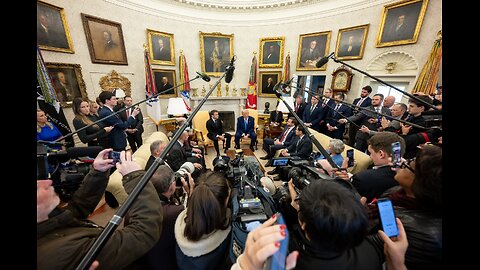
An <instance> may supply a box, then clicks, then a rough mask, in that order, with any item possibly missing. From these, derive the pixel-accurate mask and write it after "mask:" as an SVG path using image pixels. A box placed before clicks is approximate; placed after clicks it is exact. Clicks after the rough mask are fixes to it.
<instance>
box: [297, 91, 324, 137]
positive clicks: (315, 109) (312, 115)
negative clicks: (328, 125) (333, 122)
mask: <svg viewBox="0 0 480 270" xmlns="http://www.w3.org/2000/svg"><path fill="white" fill-rule="evenodd" d="M318 100H319V97H318V95H316V96H312V100H311V102H310V103H309V104H307V106H306V107H305V111H303V119H302V120H303V122H304V123H305V125H306V126H307V127H309V128H313V129H314V130H316V131H318V132H320V121H323V120H324V118H325V115H326V112H327V110H325V109H324V108H322V106H321V105H319V104H318Z"/></svg>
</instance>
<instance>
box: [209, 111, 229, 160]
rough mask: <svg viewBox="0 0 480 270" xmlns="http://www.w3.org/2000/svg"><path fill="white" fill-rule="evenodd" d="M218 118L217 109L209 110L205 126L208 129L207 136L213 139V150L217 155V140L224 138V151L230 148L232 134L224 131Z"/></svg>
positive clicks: (218, 149) (218, 152)
mask: <svg viewBox="0 0 480 270" xmlns="http://www.w3.org/2000/svg"><path fill="white" fill-rule="evenodd" d="M218 118H219V115H218V111H217V110H211V111H210V119H208V121H207V123H206V126H207V130H208V133H207V137H208V138H209V139H210V140H212V141H213V146H214V147H215V151H217V156H220V147H219V146H218V140H220V141H223V140H225V149H224V152H225V153H226V152H227V150H228V148H230V144H231V140H232V135H230V133H225V132H224V131H223V124H222V120H220V119H218Z"/></svg>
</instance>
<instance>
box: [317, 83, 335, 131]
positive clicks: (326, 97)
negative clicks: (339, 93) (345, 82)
mask: <svg viewBox="0 0 480 270" xmlns="http://www.w3.org/2000/svg"><path fill="white" fill-rule="evenodd" d="M332 94H333V91H332V89H330V88H327V89H325V90H324V91H323V98H322V104H321V106H322V109H323V110H325V112H324V117H323V119H322V120H321V121H320V132H321V133H323V134H327V131H328V130H327V122H326V121H325V120H326V119H327V115H328V114H329V113H330V111H331V110H333V109H332V108H333V107H335V100H333V99H332Z"/></svg>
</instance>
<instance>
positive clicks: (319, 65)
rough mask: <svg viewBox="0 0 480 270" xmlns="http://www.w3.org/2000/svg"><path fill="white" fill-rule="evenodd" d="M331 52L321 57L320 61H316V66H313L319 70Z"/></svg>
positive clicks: (330, 55)
mask: <svg viewBox="0 0 480 270" xmlns="http://www.w3.org/2000/svg"><path fill="white" fill-rule="evenodd" d="M332 55H333V52H332V53H331V54H329V55H328V56H324V57H322V59H320V60H318V62H317V64H316V65H315V66H316V67H317V68H321V67H322V66H323V65H325V64H326V63H327V62H328V59H330V57H332Z"/></svg>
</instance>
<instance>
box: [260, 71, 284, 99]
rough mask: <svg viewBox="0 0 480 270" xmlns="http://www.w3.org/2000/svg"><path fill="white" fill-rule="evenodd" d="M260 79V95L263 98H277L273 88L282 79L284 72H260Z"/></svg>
mask: <svg viewBox="0 0 480 270" xmlns="http://www.w3.org/2000/svg"><path fill="white" fill-rule="evenodd" d="M258 77H259V79H260V80H259V82H260V84H259V85H258V87H259V89H260V91H259V94H258V95H259V96H261V97H276V95H275V93H274V92H273V87H274V86H275V85H276V84H277V83H278V82H280V80H281V79H282V72H281V71H260V72H259V73H258Z"/></svg>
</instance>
